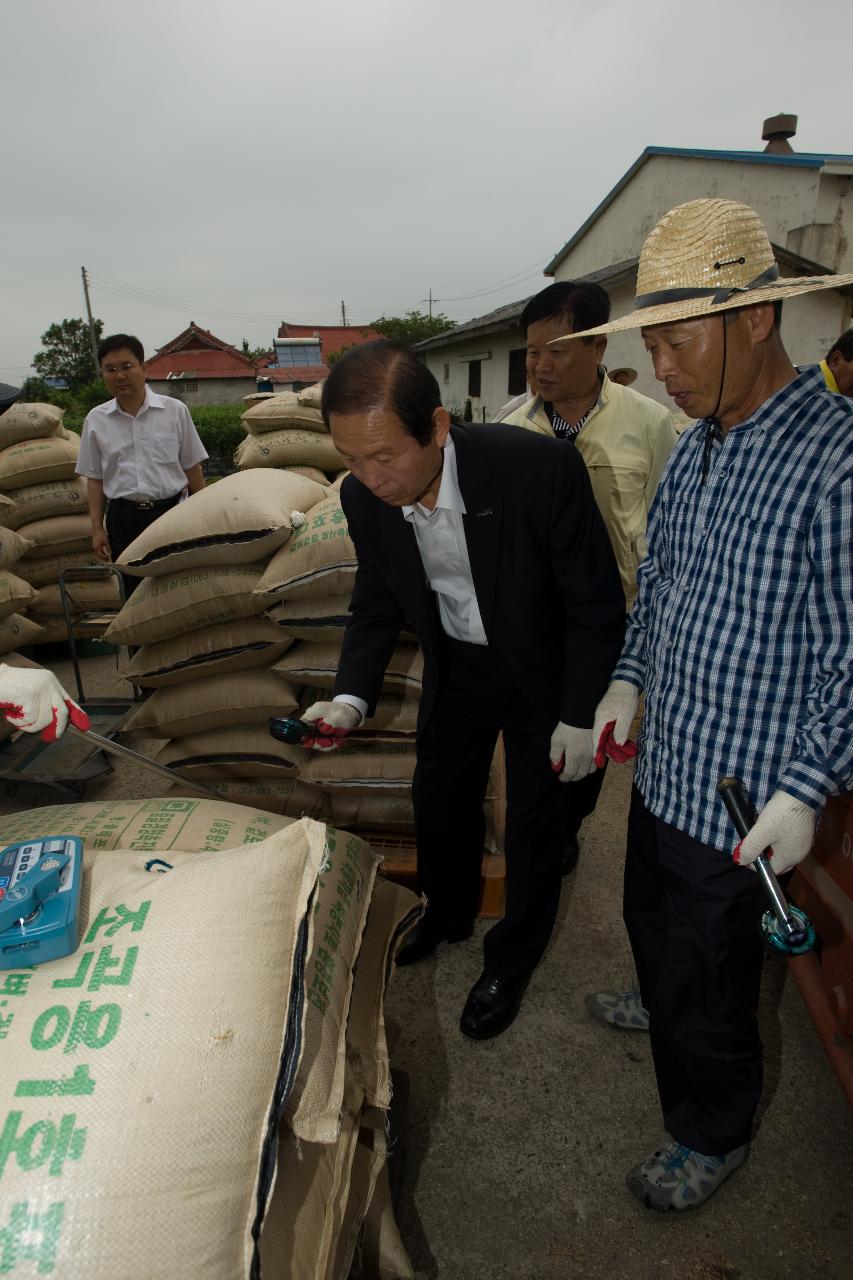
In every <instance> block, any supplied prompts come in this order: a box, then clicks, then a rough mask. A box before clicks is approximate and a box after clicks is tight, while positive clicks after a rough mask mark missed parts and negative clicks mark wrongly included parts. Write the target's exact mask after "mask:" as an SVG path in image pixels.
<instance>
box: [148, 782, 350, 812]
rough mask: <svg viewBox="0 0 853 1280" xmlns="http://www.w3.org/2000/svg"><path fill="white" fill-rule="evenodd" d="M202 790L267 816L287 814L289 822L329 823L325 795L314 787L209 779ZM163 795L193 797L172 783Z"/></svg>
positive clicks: (185, 789)
mask: <svg viewBox="0 0 853 1280" xmlns="http://www.w3.org/2000/svg"><path fill="white" fill-rule="evenodd" d="M195 776H196V777H197V776H198V775H197V774H196V775H195ZM205 786H207V787H209V788H210V790H211V791H215V792H216V794H217V795H218V796H219V797H220V798H221V799H222V800H223V801H230V802H231V803H232V804H237V805H248V806H250V807H251V808H254V809H263V810H264V811H265V812H267V813H272V814H287V815H289V816H290V817H293V818H316V819H317V821H318V822H327V821H328V820H329V815H328V805H327V796H326V794H325V792H323V791H318V790H317V788H316V787H303V786H301V785H300V784H299V783H298V782H289V781H287V782H278V781H275V780H273V779H268V780H266V781H264V782H250V781H248V780H246V779H243V778H211V779H209V780H207V779H205ZM167 794H168V795H169V796H190V795H195V794H197V793H196V792H193V791H190V790H188V788H186V787H184V786H181V784H180V783H174V784H173V785H172V786H171V787H170V788H169V789H168V792H167Z"/></svg>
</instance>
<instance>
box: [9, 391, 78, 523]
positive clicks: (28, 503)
mask: <svg viewBox="0 0 853 1280" xmlns="http://www.w3.org/2000/svg"><path fill="white" fill-rule="evenodd" d="M3 416H4V417H5V414H4V415H3ZM14 494H15V497H14V501H13V503H12V505H11V507H5V506H4V507H3V508H2V509H0V524H2V525H4V526H5V527H6V528H7V529H19V528H20V527H21V525H22V524H30V523H31V522H32V521H33V520H46V519H48V517H50V516H75V515H80V514H81V513H82V514H84V515H85V513H86V512H87V511H88V509H89V508H88V503H87V500H86V480H85V478H84V477H83V476H74V477H73V479H71V480H49V481H47V482H46V483H45V484H31V485H25V486H24V488H22V489H15V491H14Z"/></svg>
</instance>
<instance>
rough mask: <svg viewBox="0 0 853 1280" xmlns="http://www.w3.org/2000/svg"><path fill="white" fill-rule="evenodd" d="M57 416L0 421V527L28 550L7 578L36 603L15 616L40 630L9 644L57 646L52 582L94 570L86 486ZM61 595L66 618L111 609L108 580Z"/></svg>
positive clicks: (20, 408)
mask: <svg viewBox="0 0 853 1280" xmlns="http://www.w3.org/2000/svg"><path fill="white" fill-rule="evenodd" d="M64 412H65V411H64V409H59V408H57V406H56V405H52V404H36V403H34V404H27V403H24V404H20V403H19V404H16V405H13V406H12V408H11V409H9V410H7V411H6V413H4V414H3V415H2V417H0V489H2V491H3V492H4V494H5V495H6V497H7V498H8V499H9V500H10V501H9V503H8V505H7V504H5V503H4V504H3V506H2V507H0V526H2V528H3V530H4V531H11V532H15V533H17V534H18V535H19V536H20V537H21V538H23V539H25V540H26V542H27V544H28V545H27V546H26V549H25V550H23V551H21V552H20V553H19V556H20V558H19V559H18V561H17V564H16V565H15V573H16V575H17V576H18V578H20V579H23V580H24V581H25V582H27V583H29V585H30V586H31V587H32V588H34V589H35V590H36V591H37V592H38V596H37V598H36V597H34V598H33V599H32V601H31V602H30V606H29V608H28V609H26V610H19V611H18V612H22V613H23V612H26V613H27V616H28V618H29V620H30V624H32V623H37V624H38V625H39V626H40V627H41V628H42V630H40V631H39V632H38V633H33V634H28V635H26V636H23V635H22V636H20V637H19V638H18V639H17V640H16V641H15V643H17V644H21V645H23V644H34V643H35V644H39V643H50V642H53V641H55V640H61V639H64V638H65V635H66V626H65V621H64V617H63V610H62V603H61V600H60V595H59V575H60V573H61V572H62V571H63V570H65V569H71V568H77V567H81V566H92V565H98V564H100V563H101V562H100V561H99V560H98V558H97V556H96V555H95V554H94V552H93V551H92V530H91V526H90V523H89V514H88V508H87V504H86V482H85V480H84V479H82V477H79V476H77V475H75V472H74V467H75V464H76V461H77V451H78V448H79V443H80V441H79V437H78V436H76V435H75V434H74V433H73V432H69V431H66V430H65V428H64V427H63V425H62V418H63V415H64ZM6 567H8V566H6ZM69 594H70V595H71V603H72V614H73V615H79V614H80V613H82V612H86V611H88V610H92V609H101V608H113V607H115V605H116V604H117V603H118V589H117V587H116V584H115V582H114V581H112V580H108V581H106V582H103V583H102V582H86V583H76V584H74V586H73V589H72V588H70V587H69ZM1 603H2V602H0V604H1Z"/></svg>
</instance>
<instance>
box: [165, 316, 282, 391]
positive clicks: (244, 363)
mask: <svg viewBox="0 0 853 1280" xmlns="http://www.w3.org/2000/svg"><path fill="white" fill-rule="evenodd" d="M255 368H256V366H255V363H254V362H253V361H252V360H250V359H249V357H248V356H246V355H244V354H243V352H242V351H238V350H237V348H236V347H233V346H232V345H231V344H230V343H229V342H224V341H223V340H222V339H221V338H217V337H216V335H215V334H213V333H211V332H210V330H209V329H201V328H199V326H198V325H197V324H195V323H192V324H190V326H189V328H187V329H184V331H183V333H179V334H178V336H177V337H176V338H173V339H172V340H171V342H167V343H166V345H165V346H163V347H160V348H158V351H157V354H156V355H154V356H151V358H150V359H148V360H146V361H145V372H146V374H147V375H148V377H149V378H155V379H156V378H168V376H169V374H180V375H182V376H184V377H187V378H254V376H255Z"/></svg>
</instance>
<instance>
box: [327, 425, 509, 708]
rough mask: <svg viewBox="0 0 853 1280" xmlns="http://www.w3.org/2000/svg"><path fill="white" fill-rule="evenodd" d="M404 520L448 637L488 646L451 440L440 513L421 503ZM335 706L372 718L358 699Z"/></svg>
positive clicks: (341, 697) (345, 698)
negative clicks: (351, 708)
mask: <svg viewBox="0 0 853 1280" xmlns="http://www.w3.org/2000/svg"><path fill="white" fill-rule="evenodd" d="M402 511H403V518H404V519H405V520H407V521H408V522H409V524H411V525H412V526H413V527H414V531H415V538H416V540H417V544H418V550H419V551H420V553H421V560H422V561H423V566H424V572H425V573H426V576H427V579H428V581H429V585H430V587H431V588H432V590H433V591H434V592H435V594H436V597H437V599H438V612H439V617H440V618H441V626H442V629H443V631H444V632H445V634H446V635H448V636H450V637H451V638H452V639H454V640H464V641H465V642H466V643H468V644H482V645H487V644H488V643H489V642H488V639H487V637H486V630H485V628H484V626H483V620H482V618H481V616H480V606H479V604H478V603H477V593H476V591H475V589H474V578H473V575H472V573H471V561H470V560H469V558H468V543H467V542H466V540H465V527H464V524H463V522H462V517H463V516H464V515H465V500H464V499H463V497H462V492H461V490H460V488H459V475H458V472H457V469H456V447H455V445H454V443H453V441H452V439H451V438H450V436H448V437H447V443H446V444H445V446H444V465H443V467H442V471H441V484H440V486H439V490H438V497H437V498H436V500H435V507H434V508H433V509H432V510H431V511H430V509H429V508H428V507H425V506H423V505H422V504H421V503H420V502H416V503H415V504H414V505H413V506H410V507H403V508H402ZM334 701H335V702H346V703H348V704H349V705H350V706H353V707H355V708H356V709H357V710H358V711H360V712H361V715H362V718H363V717H364V716H365V715H366V713H367V703H366V702H365V701H364V699H363V698H359V697H357V696H356V695H355V694H349V693H341V694H337V695H336V696H335V699H334Z"/></svg>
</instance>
